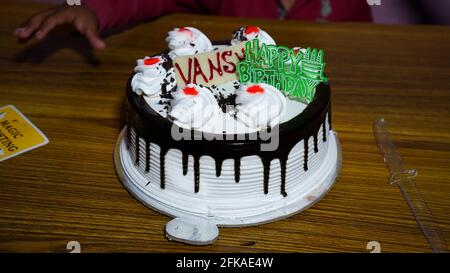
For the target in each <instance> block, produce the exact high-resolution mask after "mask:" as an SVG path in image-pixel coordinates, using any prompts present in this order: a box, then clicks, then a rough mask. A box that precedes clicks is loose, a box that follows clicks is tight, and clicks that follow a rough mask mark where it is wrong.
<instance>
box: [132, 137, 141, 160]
mask: <svg viewBox="0 0 450 273" xmlns="http://www.w3.org/2000/svg"><path fill="white" fill-rule="evenodd" d="M139 138H140V136H139V135H136V138H135V141H136V158H135V162H134V163H135V164H136V165H137V166H139V159H140V156H139V153H140V150H139V149H140V146H141V145H139Z"/></svg>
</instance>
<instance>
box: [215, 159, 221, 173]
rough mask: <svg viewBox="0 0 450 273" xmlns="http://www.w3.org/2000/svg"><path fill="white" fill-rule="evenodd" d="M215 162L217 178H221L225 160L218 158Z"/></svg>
mask: <svg viewBox="0 0 450 273" xmlns="http://www.w3.org/2000/svg"><path fill="white" fill-rule="evenodd" d="M215 162H216V177H219V176H220V174H221V173H222V163H223V160H222V159H219V158H218V159H216V160H215Z"/></svg>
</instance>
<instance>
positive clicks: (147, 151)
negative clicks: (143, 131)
mask: <svg viewBox="0 0 450 273" xmlns="http://www.w3.org/2000/svg"><path fill="white" fill-rule="evenodd" d="M149 171H150V141H149V140H148V139H146V140H145V172H146V173H148V172H149Z"/></svg>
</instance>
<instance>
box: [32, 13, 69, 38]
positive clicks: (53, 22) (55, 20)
mask: <svg viewBox="0 0 450 273" xmlns="http://www.w3.org/2000/svg"><path fill="white" fill-rule="evenodd" d="M67 20H68V19H67V18H66V17H65V16H64V15H63V14H54V15H49V16H48V17H47V18H46V19H45V20H44V22H43V23H42V24H41V26H40V27H39V29H38V31H37V32H36V35H35V36H36V38H37V39H42V38H44V37H45V36H46V35H47V34H48V33H49V32H50V31H51V30H52V29H54V28H55V27H56V26H58V25H61V24H63V23H65V22H67Z"/></svg>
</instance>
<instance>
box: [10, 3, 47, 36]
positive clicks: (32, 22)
mask: <svg viewBox="0 0 450 273" xmlns="http://www.w3.org/2000/svg"><path fill="white" fill-rule="evenodd" d="M51 12H52V11H51V10H48V11H44V12H40V13H38V14H35V15H34V16H32V17H31V18H30V19H29V20H28V21H27V22H26V23H25V24H23V25H22V26H21V27H19V28H17V29H16V30H15V31H14V35H16V36H17V37H18V38H20V39H27V38H29V37H30V36H31V34H33V32H34V31H35V30H36V29H38V28H39V27H40V26H41V24H42V22H43V21H44V20H45V18H46V17H47V16H48V15H49V14H50V13H51Z"/></svg>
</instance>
